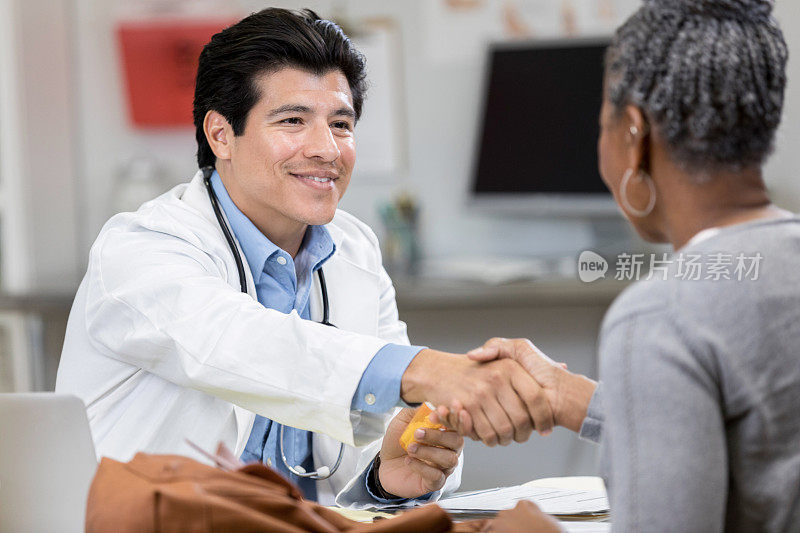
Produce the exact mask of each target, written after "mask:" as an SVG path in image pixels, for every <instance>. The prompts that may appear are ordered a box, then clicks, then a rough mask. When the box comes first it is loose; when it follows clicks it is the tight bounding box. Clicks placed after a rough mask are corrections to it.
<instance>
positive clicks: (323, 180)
mask: <svg viewBox="0 0 800 533" xmlns="http://www.w3.org/2000/svg"><path fill="white" fill-rule="evenodd" d="M309 179H312V180H314V181H319V182H321V183H325V182H328V181H331V179H330V178H318V177H316V176H309Z"/></svg>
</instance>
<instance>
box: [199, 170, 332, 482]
mask: <svg viewBox="0 0 800 533" xmlns="http://www.w3.org/2000/svg"><path fill="white" fill-rule="evenodd" d="M213 174H214V167H204V168H203V182H204V183H205V185H206V190H207V191H208V197H209V198H210V199H211V206H212V207H213V208H214V215H215V216H216V217H217V222H219V227H220V228H222V233H223V234H224V235H225V240H226V241H228V246H230V249H231V252H233V258H234V259H235V260H236V270H237V271H238V272H239V286H240V287H241V289H242V292H243V293H245V294H248V293H247V278H245V275H244V263H243V261H242V258H241V256H240V255H239V251H238V249H237V248H236V243H235V242H234V240H233V235H231V230H230V228H229V227H228V224H226V223H225V219H224V217H223V216H222V210H221V209H220V207H219V199H217V195H216V193H214V188H213V187H212V186H211V176H212V175H213ZM317 276H318V277H319V287H320V290H321V292H322V320H321V321H320V324H323V325H325V326H333V327H334V328H335V327H336V326H334V325H333V324H331V322H330V320H328V318H329V314H330V305H329V303H328V287H327V285H325V274H323V273H322V268H321V267H320V268H319V269H318V270H317ZM284 428H285V426H284V425H283V424H281V429H280V434H279V435H278V445H279V447H280V451H281V460H282V461H283V464H284V465H286V468H287V469H288V470H289V472H291V473H292V474H294V475H296V476H298V477H304V478H309V479H314V480H323V479H328V478H329V477H331V476H332V475H333V474H335V473H336V471H337V470H338V469H339V465H340V464H341V463H342V456H343V455H344V443H341V444H339V456H338V457H337V458H336V462H335V463H334V464H333V466H323V467H320V468H318V469H317V470H314V471H313V472H306V469H305V468H303V467H302V466H300V465H297V466H291V465H290V464H289V461H288V460H287V459H286V453H285V452H284V451H283V430H284Z"/></svg>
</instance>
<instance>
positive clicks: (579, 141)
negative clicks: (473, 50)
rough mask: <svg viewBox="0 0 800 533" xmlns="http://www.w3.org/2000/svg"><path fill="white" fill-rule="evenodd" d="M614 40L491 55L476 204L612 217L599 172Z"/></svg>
mask: <svg viewBox="0 0 800 533" xmlns="http://www.w3.org/2000/svg"><path fill="white" fill-rule="evenodd" d="M608 42H609V41H608V40H607V39H590V40H587V39H565V40H557V41H534V42H524V43H521V42H517V43H503V44H495V45H492V46H491V47H490V48H489V58H488V62H487V76H486V82H485V89H484V101H483V110H482V117H483V118H482V120H481V121H480V123H479V125H478V134H477V143H476V159H475V163H474V165H473V178H472V199H473V200H474V201H475V203H477V204H478V206H479V207H483V208H486V209H488V210H492V211H495V210H500V211H503V212H513V213H515V214H528V215H548V216H553V215H567V216H581V215H608V214H616V213H617V209H616V207H615V204H614V202H613V199H612V198H611V195H610V193H609V192H608V190H607V189H606V187H605V185H604V184H603V182H602V181H601V179H600V175H599V172H598V170H597V136H598V133H599V126H598V118H599V113H600V105H601V102H602V89H603V64H604V54H605V49H606V47H607V46H608Z"/></svg>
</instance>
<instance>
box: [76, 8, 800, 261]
mask: <svg viewBox="0 0 800 533" xmlns="http://www.w3.org/2000/svg"><path fill="white" fill-rule="evenodd" d="M74 2H75V17H74V23H75V38H76V61H77V63H76V64H77V67H78V68H77V83H78V87H79V88H80V101H79V104H78V117H79V122H78V124H79V128H78V131H79V134H80V145H81V147H82V148H81V150H80V162H79V174H80V188H81V189H80V193H81V196H82V198H83V199H84V204H83V207H82V209H83V211H84V212H85V214H84V221H83V222H82V228H81V245H82V247H84V249H85V248H86V247H88V245H89V243H91V241H92V240H93V238H94V236H95V235H96V234H97V232H98V230H99V228H100V227H101V225H102V223H103V222H104V221H105V220H106V218H107V217H108V216H109V215H110V214H111V209H110V207H109V202H108V198H109V196H110V194H111V187H112V182H113V177H114V175H115V173H117V172H118V171H119V169H120V166H121V165H122V164H123V163H124V162H125V161H127V160H129V159H130V158H132V157H135V156H136V155H139V154H149V155H151V156H153V157H154V158H156V159H158V160H159V161H160V162H161V163H162V164H163V165H164V167H165V171H166V174H167V180H168V181H169V182H171V183H177V182H180V181H183V180H185V179H188V177H190V176H191V174H192V173H193V171H194V169H195V166H194V150H195V144H194V140H193V132H192V131H191V130H190V129H181V130H172V131H170V130H163V131H149V132H142V131H138V130H135V129H132V128H131V127H129V126H128V124H127V118H126V116H125V107H124V101H123V90H122V82H121V76H120V72H121V69H120V67H119V65H118V62H117V57H118V53H117V48H116V43H115V41H114V36H113V25H114V21H115V20H116V18H117V17H118V16H119V14H120V12H121V11H122V10H121V6H122V5H123V4H124V3H122V2H119V1H118V2H108V1H101V0H74ZM217 4H219V5H221V6H223V8H221V9H223V14H224V13H226V12H228V13H232V12H249V11H253V10H257V9H259V8H260V7H263V6H265V5H268V3H262V2H257V1H252V0H242V1H240V2H217ZM790 4H791V3H790V2H786V1H784V2H778V6H777V8H776V14H777V17H778V18H779V19H780V21H781V22H782V24H783V26H784V29H785V31H786V34H787V40H788V41H789V43H790V47H792V48H794V49H798V47H797V46H796V45H798V44H800V13H798V12H797V10H792V9H791V7H790ZM269 5H280V6H286V7H300V6H308V7H312V8H315V9H318V10H319V11H320V12H321V13H323V14H324V13H326V12H328V13H330V12H331V11H332V10H333V8H334V7H335V9H336V10H338V11H337V13H344V14H345V15H346V16H347V17H350V18H353V19H363V18H369V17H389V18H390V19H393V20H394V21H395V22H396V23H397V25H398V27H399V29H400V34H401V39H402V49H401V57H402V65H398V68H402V69H403V70H402V76H401V83H402V85H403V88H404V91H403V93H402V99H401V105H402V107H403V109H404V110H405V119H406V124H405V128H404V130H405V131H404V141H405V143H404V144H405V150H406V153H407V154H408V157H407V162H406V164H405V165H402V166H401V168H399V169H398V170H397V171H395V172H393V173H391V174H389V175H383V176H371V175H365V174H364V173H361V172H360V171H359V168H358V165H357V166H356V170H355V174H354V180H353V182H352V185H351V188H350V190H349V191H348V192H347V195H346V197H345V199H344V201H343V203H342V205H343V207H344V208H346V209H348V210H350V211H351V212H353V213H354V214H356V215H357V216H359V217H360V218H362V219H364V220H365V221H367V222H368V223H370V224H371V225H373V226H375V227H378V218H377V215H376V210H375V207H376V204H377V203H378V202H379V201H383V200H385V199H387V198H388V197H390V196H391V195H392V194H393V193H395V192H397V191H398V190H409V191H411V192H413V193H415V194H417V195H418V196H419V199H420V203H421V207H422V228H421V229H422V232H421V233H422V236H423V246H424V249H425V251H426V253H427V255H432V256H440V255H449V254H463V255H474V254H476V253H481V254H499V255H509V254H521V255H525V254H533V253H559V252H565V253H571V252H572V251H575V250H580V249H582V248H585V247H586V246H588V245H589V244H591V242H592V238H593V237H592V228H591V226H590V224H589V223H587V222H584V221H580V220H572V219H562V220H558V221H554V220H535V219H519V218H515V219H511V218H504V217H502V216H497V215H490V214H484V213H481V212H476V211H475V210H474V209H472V208H470V206H469V202H468V200H469V196H468V193H467V189H468V179H469V174H470V164H471V158H472V151H473V141H474V139H473V136H474V130H475V127H476V123H477V118H478V109H479V105H480V86H481V80H482V75H483V56H482V54H481V53H480V51H479V48H477V47H476V49H475V51H474V52H472V53H471V54H466V55H465V56H464V57H462V58H461V59H460V60H458V61H454V62H452V63H451V64H447V63H443V62H442V61H432V60H430V55H431V53H432V51H431V48H430V45H429V41H428V36H427V34H426V31H428V30H427V29H426V26H425V24H424V20H423V17H424V16H425V15H426V14H427V13H428V10H427V9H426V8H425V5H424V0H408V1H404V2H394V1H391V0H372V1H370V2H360V1H357V0H346V1H343V2H336V3H334V2H331V1H324V0H315V1H308V2H300V1H294V0H292V1H287V0H284V1H279V2H273V3H271V4H269ZM217 11H219V10H217ZM798 73H800V58H797V57H794V56H793V57H792V59H791V62H790V80H794V79H795V78H796V76H795V74H798ZM365 113H367V114H368V113H370V104H369V100H367V103H366V107H365ZM798 119H800V84H795V83H791V84H790V90H789V94H788V95H787V108H786V119H785V120H784V125H783V127H782V128H781V131H780V133H779V143H778V150H777V153H776V155H775V157H774V158H773V159H772V161H771V163H770V164H769V165H768V167H767V176H768V180H769V183H770V186H771V187H772V188H773V190H774V191H775V193H776V199H777V200H778V201H779V202H780V203H782V204H784V205H786V206H788V207H790V208H793V209H796V208H800V183H799V182H798V180H796V179H795V174H796V169H797V168H798V167H800V152H798V150H795V149H793V148H792V147H793V146H795V145H797V144H798V142H800V120H798Z"/></svg>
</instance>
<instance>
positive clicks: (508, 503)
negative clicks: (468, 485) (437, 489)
mask: <svg viewBox="0 0 800 533" xmlns="http://www.w3.org/2000/svg"><path fill="white" fill-rule="evenodd" d="M521 500H530V501H532V502H533V503H535V504H536V505H538V506H539V508H540V509H541V510H542V511H543V512H545V513H547V514H553V515H579V514H598V513H607V512H608V510H609V505H608V497H607V495H606V493H605V491H590V490H572V489H555V488H546V487H535V486H531V485H530V484H525V485H518V486H516V487H503V488H497V489H488V490H482V491H473V492H468V493H456V494H454V495H452V496H450V497H449V498H445V499H442V500H439V502H437V503H438V504H439V505H440V506H441V507H442V508H443V509H446V510H448V511H502V510H505V509H512V508H514V506H516V505H517V502H519V501H521Z"/></svg>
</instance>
